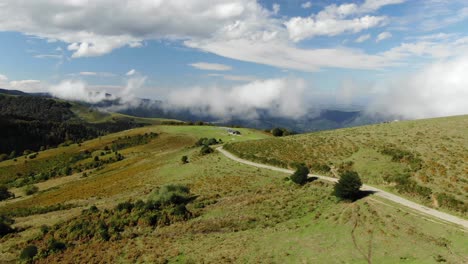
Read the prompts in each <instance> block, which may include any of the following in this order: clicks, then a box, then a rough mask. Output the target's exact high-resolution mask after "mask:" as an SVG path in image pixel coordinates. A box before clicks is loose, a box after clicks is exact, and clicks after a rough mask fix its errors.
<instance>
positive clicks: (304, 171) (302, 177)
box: [290, 164, 309, 185]
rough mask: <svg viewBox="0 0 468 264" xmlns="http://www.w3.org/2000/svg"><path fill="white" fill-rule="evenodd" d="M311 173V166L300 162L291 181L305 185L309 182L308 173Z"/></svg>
mask: <svg viewBox="0 0 468 264" xmlns="http://www.w3.org/2000/svg"><path fill="white" fill-rule="evenodd" d="M308 174H309V168H307V167H306V166H305V165H303V164H300V165H298V166H297V169H296V171H295V172H294V174H293V175H291V177H290V178H291V181H293V182H294V183H296V184H299V185H303V184H305V183H306V182H307V175H308Z"/></svg>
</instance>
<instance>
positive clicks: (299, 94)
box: [168, 79, 307, 118]
mask: <svg viewBox="0 0 468 264" xmlns="http://www.w3.org/2000/svg"><path fill="white" fill-rule="evenodd" d="M303 95H304V83H303V81H302V80H300V79H269V80H257V81H253V82H250V83H248V84H245V85H240V86H234V87H231V88H221V87H210V88H201V87H193V88H190V89H187V90H180V91H173V92H172V93H171V94H170V95H169V97H168V103H169V105H170V106H171V107H175V108H188V109H190V110H191V111H192V112H193V113H197V114H209V115H213V116H216V117H221V118H229V117H236V116H237V117H239V116H240V117H243V118H256V117H257V112H256V111H255V110H256V109H263V110H267V111H268V112H269V113H270V114H271V115H273V116H278V117H291V118H295V117H299V116H302V115H304V114H305V113H306V112H307V105H305V102H304V96H303Z"/></svg>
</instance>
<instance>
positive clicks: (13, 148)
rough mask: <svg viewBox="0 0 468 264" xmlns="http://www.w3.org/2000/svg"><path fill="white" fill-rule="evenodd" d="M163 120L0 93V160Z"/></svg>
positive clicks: (61, 101) (42, 98)
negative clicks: (24, 152)
mask: <svg viewBox="0 0 468 264" xmlns="http://www.w3.org/2000/svg"><path fill="white" fill-rule="evenodd" d="M0 92H1V91H0ZM164 121H166V120H164V119H146V118H135V117H131V116H125V115H122V114H116V113H105V112H100V111H97V110H94V109H92V108H90V107H88V106H86V105H83V104H80V103H77V102H68V101H64V100H58V99H52V98H46V97H40V96H31V95H28V94H24V95H23V94H21V93H12V94H2V93H0V127H1V128H2V129H1V130H0V160H4V159H6V158H14V157H16V156H18V155H20V154H22V153H23V151H25V150H27V151H28V152H33V151H38V150H40V149H46V148H50V147H56V146H57V145H59V144H61V143H64V142H80V141H83V140H88V139H92V138H95V137H98V136H101V135H105V134H108V133H112V132H117V131H122V130H126V129H130V128H135V127H141V126H144V125H149V124H160V123H162V122H164ZM170 121H173V120H170Z"/></svg>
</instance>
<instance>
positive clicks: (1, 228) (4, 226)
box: [0, 215, 15, 237]
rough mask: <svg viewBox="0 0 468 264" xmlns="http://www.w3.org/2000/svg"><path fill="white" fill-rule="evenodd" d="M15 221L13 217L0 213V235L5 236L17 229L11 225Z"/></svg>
mask: <svg viewBox="0 0 468 264" xmlns="http://www.w3.org/2000/svg"><path fill="white" fill-rule="evenodd" d="M13 223H14V220H13V219H10V218H8V217H6V216H3V215H0V237H3V236H5V235H8V234H10V233H13V232H14V231H15V229H13V228H12V227H11V225H12V224H13Z"/></svg>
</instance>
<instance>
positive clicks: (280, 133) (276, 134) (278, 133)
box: [270, 127, 294, 137]
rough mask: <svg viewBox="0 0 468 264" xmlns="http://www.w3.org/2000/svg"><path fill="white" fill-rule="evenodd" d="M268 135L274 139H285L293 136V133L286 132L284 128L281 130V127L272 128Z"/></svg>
mask: <svg viewBox="0 0 468 264" xmlns="http://www.w3.org/2000/svg"><path fill="white" fill-rule="evenodd" d="M270 133H271V134H272V135H273V136H274V137H285V136H289V135H292V134H294V133H293V132H291V131H289V130H287V129H286V128H281V127H275V128H273V129H272V130H271V131H270Z"/></svg>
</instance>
